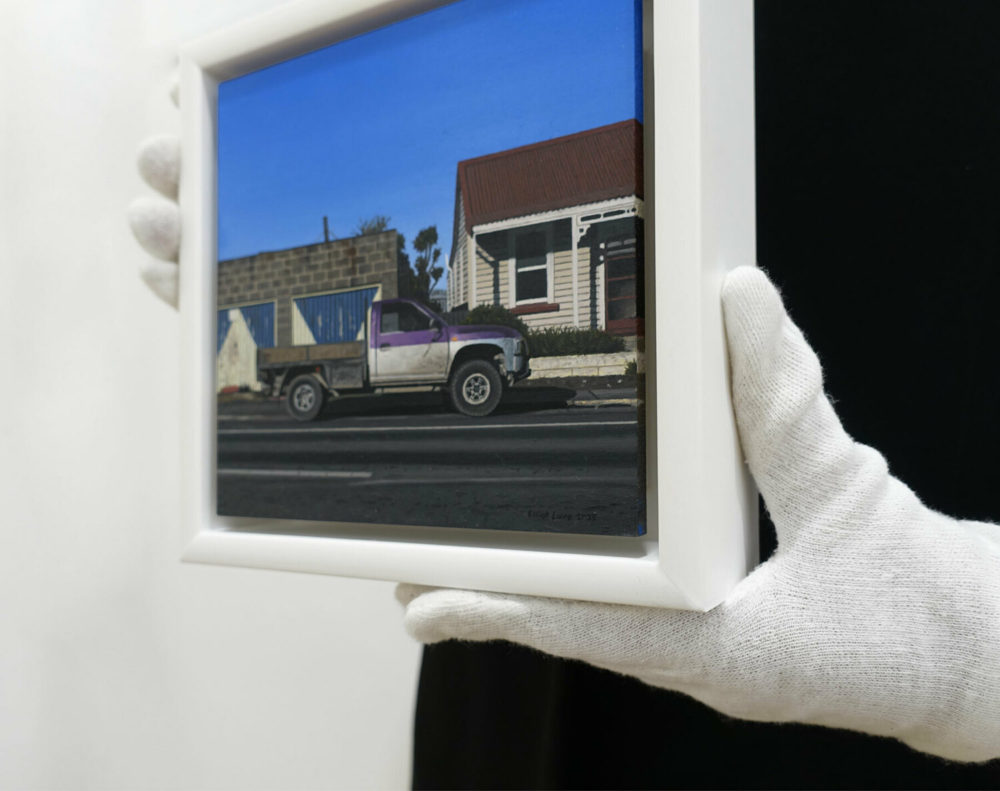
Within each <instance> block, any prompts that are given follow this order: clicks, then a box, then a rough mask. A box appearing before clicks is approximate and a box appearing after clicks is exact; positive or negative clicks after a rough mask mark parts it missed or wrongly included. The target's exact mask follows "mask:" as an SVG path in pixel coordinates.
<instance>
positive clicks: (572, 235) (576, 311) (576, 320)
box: [569, 214, 580, 327]
mask: <svg viewBox="0 0 1000 791" xmlns="http://www.w3.org/2000/svg"><path fill="white" fill-rule="evenodd" d="M571 221H572V227H571V228H570V232H569V243H570V244H571V245H572V246H573V326H574V327H579V326H580V286H579V281H580V275H579V271H578V270H579V265H580V260H579V254H578V253H577V242H578V241H579V237H580V234H579V233H578V228H577V217H576V215H575V214H574V215H573V217H572V219H571Z"/></svg>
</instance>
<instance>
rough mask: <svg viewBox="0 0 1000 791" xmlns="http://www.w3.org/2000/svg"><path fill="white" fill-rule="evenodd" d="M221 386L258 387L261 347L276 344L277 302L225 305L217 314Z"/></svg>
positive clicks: (219, 381)
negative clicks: (259, 350)
mask: <svg viewBox="0 0 1000 791" xmlns="http://www.w3.org/2000/svg"><path fill="white" fill-rule="evenodd" d="M216 322H217V324H216V328H217V345H216V355H217V356H216V363H217V364H216V379H217V381H216V386H217V389H218V390H223V389H233V388H249V389H251V390H257V389H259V388H260V384H259V383H258V381H257V349H258V348H268V349H269V348H271V347H272V346H274V303H273V302H263V303H260V304H258V305H244V306H241V307H238V308H225V309H223V310H220V311H218V313H217V316H216Z"/></svg>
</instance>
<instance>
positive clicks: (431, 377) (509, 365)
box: [257, 299, 531, 421]
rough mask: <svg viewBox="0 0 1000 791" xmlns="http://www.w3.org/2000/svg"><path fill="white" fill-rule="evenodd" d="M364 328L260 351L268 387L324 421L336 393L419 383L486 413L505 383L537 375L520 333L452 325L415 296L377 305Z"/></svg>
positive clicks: (293, 408) (303, 413)
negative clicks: (352, 334)
mask: <svg viewBox="0 0 1000 791" xmlns="http://www.w3.org/2000/svg"><path fill="white" fill-rule="evenodd" d="M362 329H363V336H364V337H363V338H362V339H361V340H356V341H349V342H346V343H325V344H314V345H309V346H283V347H276V348H270V349H266V348H261V349H258V350H257V378H258V379H259V380H260V382H261V384H262V385H263V389H264V392H265V393H267V394H269V395H272V396H280V395H284V396H285V403H286V405H287V407H288V411H289V412H290V413H291V415H292V417H293V418H295V419H296V420H300V421H308V420H313V419H314V418H316V417H317V416H318V415H319V413H320V412H321V411H322V409H323V405H324V403H325V402H326V399H327V398H328V397H334V398H336V397H337V396H340V395H341V394H348V393H376V392H384V391H386V390H390V389H392V388H399V387H417V386H427V387H429V388H432V389H433V388H439V389H443V390H444V391H445V393H447V395H448V397H449V400H450V402H451V404H452V406H453V407H454V408H455V409H456V410H457V411H459V412H461V413H462V414H464V415H471V416H474V417H483V416H485V415H489V414H490V413H492V412H493V410H495V409H496V408H497V405H498V404H499V403H500V399H501V398H502V397H503V391H504V388H505V387H508V386H510V385H512V384H514V382H517V381H519V380H521V379H524V378H525V377H526V376H529V375H530V374H531V369H530V368H529V367H528V345H527V343H526V342H525V340H524V338H523V337H522V336H521V334H520V333H519V332H517V330H514V329H512V328H510V327H501V326H493V325H468V324H458V325H455V324H448V323H447V322H446V321H445V320H444V319H443V318H442V317H441V316H439V315H437V314H436V313H434V312H433V311H432V310H430V309H429V308H427V307H425V306H424V305H421V304H420V303H418V302H415V301H413V300H409V299H384V300H377V301H375V302H373V303H372V304H371V306H370V307H369V308H368V310H367V312H366V315H365V323H364V327H363V328H362Z"/></svg>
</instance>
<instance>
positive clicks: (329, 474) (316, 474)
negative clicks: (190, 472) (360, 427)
mask: <svg viewBox="0 0 1000 791" xmlns="http://www.w3.org/2000/svg"><path fill="white" fill-rule="evenodd" d="M218 473H219V475H240V476H259V477H267V478H371V477H372V474H371V473H370V472H361V471H359V472H349V471H347V470H280V469H279V470H259V469H251V468H246V469H244V468H241V467H222V468H221V469H219V471H218Z"/></svg>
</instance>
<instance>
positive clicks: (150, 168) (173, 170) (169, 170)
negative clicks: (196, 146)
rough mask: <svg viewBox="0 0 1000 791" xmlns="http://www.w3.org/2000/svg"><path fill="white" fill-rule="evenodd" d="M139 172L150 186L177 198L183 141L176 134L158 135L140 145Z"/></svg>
mask: <svg viewBox="0 0 1000 791" xmlns="http://www.w3.org/2000/svg"><path fill="white" fill-rule="evenodd" d="M138 165H139V173H140V175H141V176H142V178H143V179H144V180H145V182H146V183H147V184H149V186H151V187H152V188H153V189H155V190H156V191H157V192H159V193H160V194H161V195H164V196H165V197H167V198H170V199H172V200H176V199H177V184H178V182H179V180H180V173H181V141H180V139H179V138H178V137H177V136H176V135H156V136H155V137H150V138H147V139H146V140H145V141H143V143H142V145H140V146H139V157H138Z"/></svg>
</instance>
